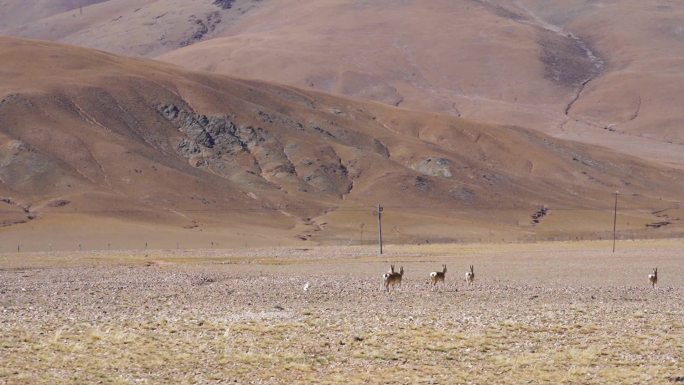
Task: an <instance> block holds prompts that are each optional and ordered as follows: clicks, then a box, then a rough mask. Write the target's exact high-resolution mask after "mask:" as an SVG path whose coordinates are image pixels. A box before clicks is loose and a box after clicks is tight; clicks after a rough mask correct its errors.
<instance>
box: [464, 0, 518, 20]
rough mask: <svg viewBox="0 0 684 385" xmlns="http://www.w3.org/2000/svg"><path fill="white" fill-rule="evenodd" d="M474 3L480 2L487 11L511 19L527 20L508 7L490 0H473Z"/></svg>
mask: <svg viewBox="0 0 684 385" xmlns="http://www.w3.org/2000/svg"><path fill="white" fill-rule="evenodd" d="M473 2H474V3H477V4H479V5H480V6H481V7H482V8H484V9H486V10H487V12H490V13H493V14H495V15H497V16H499V17H503V18H505V19H511V20H515V21H523V20H525V17H524V16H522V15H519V14H517V13H515V12H513V11H511V10H509V9H507V8H504V7H502V6H501V5H499V4H492V3H490V2H488V1H483V0H473Z"/></svg>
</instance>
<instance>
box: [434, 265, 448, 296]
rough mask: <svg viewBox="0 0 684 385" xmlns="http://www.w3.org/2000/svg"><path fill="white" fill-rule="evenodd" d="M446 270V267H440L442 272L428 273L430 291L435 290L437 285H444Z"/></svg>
mask: <svg viewBox="0 0 684 385" xmlns="http://www.w3.org/2000/svg"><path fill="white" fill-rule="evenodd" d="M446 272H447V268H446V265H442V271H433V272H432V273H430V283H431V284H432V290H435V289H436V288H437V284H438V283H440V282H442V283H444V276H446Z"/></svg>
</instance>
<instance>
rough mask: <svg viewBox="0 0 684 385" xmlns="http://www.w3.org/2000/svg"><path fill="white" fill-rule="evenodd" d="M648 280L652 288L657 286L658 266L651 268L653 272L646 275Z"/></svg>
mask: <svg viewBox="0 0 684 385" xmlns="http://www.w3.org/2000/svg"><path fill="white" fill-rule="evenodd" d="M648 281H649V282H651V286H652V287H653V288H654V289H657V288H658V268H657V267H655V268H653V272H652V273H651V274H649V275H648Z"/></svg>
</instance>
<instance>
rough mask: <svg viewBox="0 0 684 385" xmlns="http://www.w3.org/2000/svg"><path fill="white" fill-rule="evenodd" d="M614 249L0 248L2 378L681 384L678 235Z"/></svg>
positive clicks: (683, 292) (683, 332)
mask: <svg viewBox="0 0 684 385" xmlns="http://www.w3.org/2000/svg"><path fill="white" fill-rule="evenodd" d="M611 246H612V245H611V244H610V243H609V242H572V243H561V242H554V243H537V244H489V245H487V244H482V245H424V246H398V245H396V246H395V245H390V246H388V247H387V249H386V254H384V255H383V256H377V253H376V251H375V249H373V248H370V247H348V248H341V247H318V248H310V249H259V250H247V249H245V250H204V251H201V250H187V251H183V250H180V251H178V250H173V251H163V250H158V251H140V252H123V251H111V252H106V253H104V252H101V253H98V252H82V253H78V252H77V253H42V254H5V255H2V256H0V384H94V383H103V384H161V383H175V384H196V383H200V384H227V383H243V384H246V383H254V384H280V383H282V384H290V383H292V384H297V383H321V384H334V383H351V384H365V383H378V384H379V383H382V384H406V383H423V384H447V383H454V384H525V383H554V384H609V383H615V384H673V383H677V382H679V381H681V380H682V376H684V263H683V262H684V243H683V242H682V241H681V240H657V241H631V242H620V243H618V250H617V252H616V253H615V254H613V253H612V252H611ZM389 263H393V264H395V265H397V268H398V267H399V266H403V267H404V269H405V270H406V273H405V276H404V279H403V283H402V285H401V287H400V288H398V289H397V290H396V291H395V292H392V293H386V292H384V289H383V287H382V282H381V281H382V280H381V275H382V273H383V272H385V271H386V270H387V269H388V267H389ZM442 263H445V264H446V265H447V267H448V272H447V274H446V283H445V285H444V286H442V287H440V288H439V290H437V291H434V292H433V291H431V290H430V288H429V284H428V279H429V278H428V275H429V272H430V271H433V270H436V269H439V268H440V267H441V264H442ZM469 264H473V265H475V274H476V278H475V284H474V285H473V286H471V287H468V286H467V285H466V284H465V282H464V279H463V277H464V274H465V271H466V269H467V266H468V265H469ZM656 266H657V267H658V268H659V274H660V275H659V281H658V284H659V287H658V289H657V290H654V289H653V288H651V286H650V285H649V282H648V278H647V275H648V273H650V271H651V268H652V267H656ZM307 282H308V283H309V286H308V287H309V289H308V290H307V291H304V290H303V287H304V285H305V283H307Z"/></svg>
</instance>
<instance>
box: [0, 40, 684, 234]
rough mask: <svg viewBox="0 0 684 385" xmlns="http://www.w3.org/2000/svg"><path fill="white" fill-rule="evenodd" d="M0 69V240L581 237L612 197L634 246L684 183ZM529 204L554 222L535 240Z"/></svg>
mask: <svg viewBox="0 0 684 385" xmlns="http://www.w3.org/2000/svg"><path fill="white" fill-rule="evenodd" d="M0 55H1V56H2V58H3V67H2V70H0V148H1V149H2V150H1V151H0V157H1V159H0V161H1V163H0V195H1V196H2V202H4V203H3V204H4V206H3V211H2V215H3V219H2V220H3V223H4V225H5V227H3V228H2V230H0V238H2V239H16V237H17V235H18V234H26V233H25V230H26V229H28V228H30V229H32V233H31V234H35V236H37V237H42V238H41V239H44V238H45V237H48V236H47V235H46V234H50V236H49V237H52V238H53V240H52V241H51V242H54V243H55V244H57V243H58V242H63V243H66V244H69V243H70V242H71V243H70V244H72V245H73V244H74V242H76V241H75V240H74V239H73V237H74V236H73V234H74V232H75V231H76V230H75V229H74V226H77V225H78V224H82V225H80V227H78V226H77V227H78V232H81V233H80V234H82V236H83V237H84V238H89V237H91V238H92V237H94V239H98V240H99V241H98V242H105V241H104V237H116V234H119V241H120V242H124V243H125V242H134V241H133V240H135V242H138V245H140V244H142V239H143V238H144V237H152V238H154V237H155V235H154V234H157V235H158V236H157V238H158V239H159V240H162V239H168V235H169V234H173V236H174V238H172V239H182V240H183V242H200V243H202V242H206V243H204V244H207V243H208V241H209V240H219V239H220V240H221V242H222V243H226V242H227V243H232V244H240V243H241V242H252V243H251V244H255V243H259V244H269V243H270V244H275V243H278V242H284V241H288V242H292V241H295V240H300V239H312V240H318V241H333V240H334V241H340V240H342V239H346V240H349V238H350V237H355V235H354V234H356V233H357V232H358V226H359V225H362V224H365V223H368V224H372V223H373V220H374V219H373V214H372V212H371V208H372V207H373V206H374V205H375V204H377V203H378V202H381V203H383V204H384V205H386V206H387V207H388V210H387V220H388V226H389V227H388V228H389V229H391V230H390V235H389V239H390V240H394V241H416V240H418V239H422V240H425V239H432V240H439V239H462V238H469V239H472V238H475V237H477V236H478V234H481V233H482V232H485V231H486V232H489V233H490V234H496V235H495V236H499V234H500V235H501V236H502V237H513V238H520V237H525V236H532V235H534V234H539V236H542V237H551V236H554V237H555V236H558V235H559V234H582V235H583V236H585V235H586V236H590V235H592V234H591V233H593V232H595V230H596V229H597V228H601V229H604V228H605V227H604V226H605V223H603V221H604V220H603V219H597V218H604V216H605V218H608V217H610V215H606V214H605V213H606V212H605V211H604V210H606V209H608V208H609V207H611V201H610V200H611V198H610V193H611V192H613V191H615V190H616V189H620V190H621V191H623V192H624V193H625V197H624V198H623V199H624V201H623V204H624V205H625V207H630V206H631V207H633V208H635V210H633V211H632V214H630V215H632V217H633V219H632V227H633V228H634V229H635V230H639V231H642V230H644V229H645V227H644V224H646V223H650V222H652V221H655V220H656V219H657V218H656V217H654V215H652V214H651V213H649V212H643V210H636V208H641V209H643V208H644V207H649V208H665V207H669V206H672V205H673V202H676V201H677V200H678V199H679V197H680V191H681V187H682V183H684V182H680V181H683V180H684V179H683V178H682V173H681V172H679V171H676V170H672V169H668V168H666V167H662V166H659V165H657V164H651V163H645V162H643V161H640V160H638V159H637V158H631V157H627V156H624V155H619V154H616V153H611V152H609V151H605V149H602V148H598V147H591V146H586V145H581V144H577V143H572V142H564V141H559V140H556V139H552V138H550V137H547V136H544V135H542V134H538V133H535V132H534V131H530V130H526V129H522V128H516V127H499V126H489V125H481V124H475V123H472V122H469V121H467V120H464V119H459V118H455V117H453V116H450V115H441V114H434V113H420V112H415V111H408V110H402V109H398V108H394V107H390V106H386V105H382V104H376V103H369V102H360V101H354V100H350V99H345V98H340V97H335V96H331V95H326V94H321V93H317V92H311V91H304V90H300V89H296V88H291V87H288V86H281V85H274V84H269V83H263V82H257V81H244V80H239V79H234V78H228V77H224V76H218V75H212V74H207V73H197V72H190V71H187V70H183V69H181V68H178V67H174V66H170V65H166V64H162V63H158V62H154V61H149V60H140V59H129V58H123V57H118V56H115V55H111V54H107V53H103V52H97V51H93V50H89V49H83V48H77V47H72V46H64V45H59V44H54V43H48V42H42V41H31V40H21V39H15V38H0ZM539 204H545V205H547V206H550V207H556V208H559V209H562V210H560V211H558V212H557V213H556V214H554V216H552V217H554V218H558V219H559V220H560V222H559V223H556V222H553V220H551V221H550V222H547V223H551V224H552V225H550V226H549V227H544V226H541V225H540V226H537V225H535V224H534V223H533V222H532V221H531V219H530V215H532V214H534V213H535V212H536V210H537V209H538V205H539ZM445 212H451V213H458V215H444V213H445ZM76 219H78V220H76ZM60 223H61V225H60ZM103 223H104V224H106V226H107V228H108V229H110V231H107V232H103V231H102V229H100V230H96V226H95V225H94V224H99V225H98V226H102V224H103ZM542 223H543V222H542ZM553 223H555V224H553ZM27 226H29V227H27ZM573 226H575V227H573ZM67 229H68V231H67ZM145 232H147V233H145ZM66 234H68V235H66ZM93 234H98V235H93ZM113 234H114V235H113ZM160 234H161V235H160ZM164 234H165V235H164ZM163 235H164V236H163ZM594 235H595V234H594ZM22 236H23V235H22ZM8 237H9V238H8ZM98 237H99V238H98ZM89 239H90V238H89ZM36 242H37V241H36ZM166 242H167V244H166V247H170V246H171V245H169V244H168V242H169V241H168V240H167V241H166ZM101 244H102V243H101ZM65 247H66V246H65Z"/></svg>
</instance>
